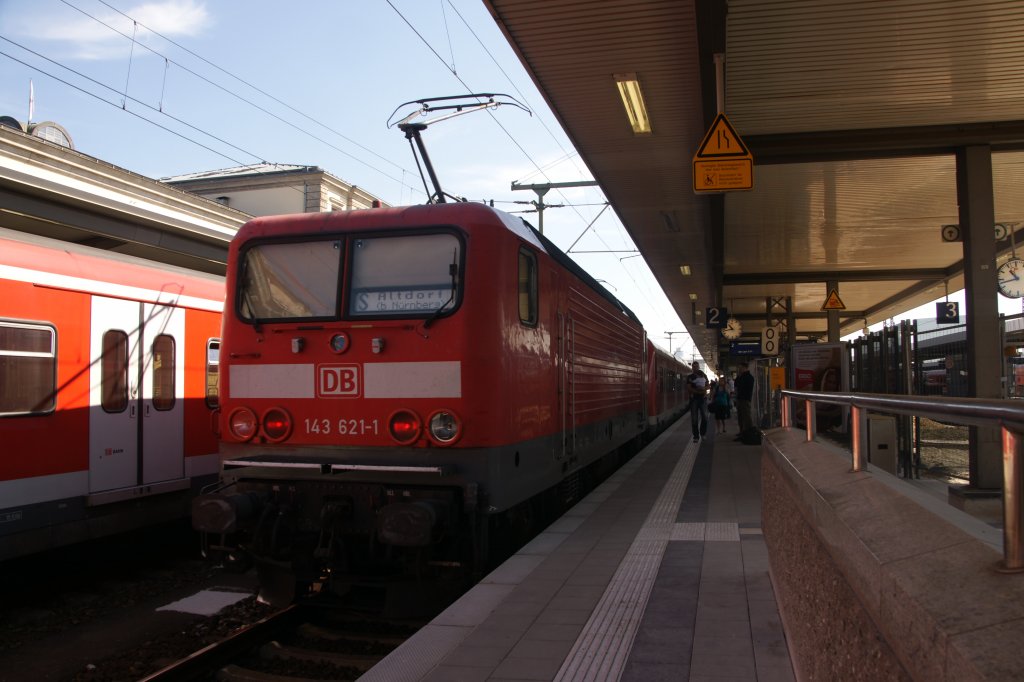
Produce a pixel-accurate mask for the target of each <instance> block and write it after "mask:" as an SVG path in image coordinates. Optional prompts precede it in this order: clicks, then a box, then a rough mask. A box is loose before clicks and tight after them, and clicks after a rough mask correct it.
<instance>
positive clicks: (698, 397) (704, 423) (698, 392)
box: [686, 360, 708, 443]
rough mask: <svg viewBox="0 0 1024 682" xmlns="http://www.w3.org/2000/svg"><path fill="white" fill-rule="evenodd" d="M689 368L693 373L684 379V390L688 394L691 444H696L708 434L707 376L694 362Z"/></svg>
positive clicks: (698, 364) (697, 363)
mask: <svg viewBox="0 0 1024 682" xmlns="http://www.w3.org/2000/svg"><path fill="white" fill-rule="evenodd" d="M690 368H691V369H692V370H693V371H692V372H690V374H689V375H687V377H686V389H687V390H688V391H689V392H690V424H691V425H692V426H693V442H694V443H696V442H697V441H699V440H700V437H701V436H703V435H704V434H706V433H707V432H708V398H707V396H708V375H707V374H705V373H704V372H702V371H700V363H699V362H697V361H696V360H694V361H693V364H692V365H691V366H690ZM698 421H699V422H700V424H699V426H698Z"/></svg>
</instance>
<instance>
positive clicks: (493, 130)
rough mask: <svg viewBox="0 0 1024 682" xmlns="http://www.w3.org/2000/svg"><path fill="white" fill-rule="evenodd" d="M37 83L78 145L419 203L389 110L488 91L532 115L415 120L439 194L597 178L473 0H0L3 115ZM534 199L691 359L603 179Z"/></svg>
mask: <svg viewBox="0 0 1024 682" xmlns="http://www.w3.org/2000/svg"><path fill="white" fill-rule="evenodd" d="M30 82H31V93H32V97H31V99H32V121H34V122H41V121H47V120H51V121H55V122H57V123H59V124H60V125H62V126H63V127H64V128H65V129H67V130H68V132H69V133H70V135H71V137H72V139H73V140H74V144H75V148H76V149H77V150H78V151H80V152H82V153H85V154H88V155H91V156H95V157H97V158H99V159H102V160H104V161H107V162H109V163H112V164H114V165H116V166H120V167H122V168H126V169H128V170H131V171H134V172H136V173H139V174H141V175H145V176H148V177H151V178H164V177H170V176H174V175H180V174H186V173H194V172H200V171H208V170H216V169H220V168H230V167H234V166H239V165H245V164H252V163H263V162H269V163H281V164H302V165H313V166H319V167H321V168H323V169H324V170H326V171H327V172H329V173H331V174H332V175H334V176H336V177H338V178H340V179H342V180H344V181H345V182H349V183H352V184H355V185H358V186H359V187H361V188H362V189H364V190H366V191H367V192H369V193H371V194H373V195H376V196H378V197H380V198H381V199H383V200H384V201H386V202H388V203H390V204H393V205H399V204H411V203H421V202H423V201H424V200H425V193H424V191H423V184H422V181H421V180H420V178H419V175H418V173H417V170H416V163H415V160H414V159H413V156H412V153H411V151H410V148H409V143H408V141H407V140H406V139H405V137H404V135H403V134H402V133H401V132H400V131H399V130H398V129H397V128H395V127H393V126H392V127H389V126H388V122H389V119H391V117H392V114H393V113H395V112H396V110H399V115H402V113H403V112H405V113H408V112H409V111H410V109H409V108H408V107H406V108H405V109H400V105H402V104H403V103H406V102H410V101H413V100H417V99H421V98H426V97H440V96H448V95H464V94H468V93H478V92H493V93H505V94H508V95H510V96H511V97H512V98H514V99H515V100H517V101H519V102H520V103H522V104H523V106H524V107H525V108H527V109H529V113H528V112H526V111H523V110H522V109H519V108H516V107H514V106H502V107H499V108H497V109H495V110H489V111H479V112H475V113H470V114H466V115H464V116H460V117H457V118H454V119H451V120H448V121H443V122H438V123H436V124H435V125H432V126H431V127H430V128H429V129H428V130H427V131H426V132H425V133H424V140H425V143H426V145H427V149H428V153H429V154H430V157H431V160H432V161H433V164H434V166H435V169H436V170H437V174H438V176H439V178H440V181H441V184H442V187H443V188H444V190H445V191H446V192H449V193H451V194H453V195H456V196H462V197H467V198H469V199H472V200H486V201H491V200H493V201H494V202H495V206H496V207H498V208H501V209H503V210H507V211H510V212H517V211H532V209H533V207H532V206H531V205H530V204H529V203H528V202H531V201H535V200H536V198H537V197H536V195H535V194H534V193H533V192H532V191H512V190H511V184H512V183H513V182H518V183H520V184H536V183H545V182H574V181H582V180H592V176H591V174H590V172H589V170H588V169H587V168H586V166H585V164H584V163H583V161H582V160H581V159H580V157H579V155H578V153H577V152H576V150H575V149H574V148H573V147H572V145H571V144H570V142H569V140H568V139H567V137H566V136H565V134H564V133H563V132H562V130H561V128H560V127H559V125H558V123H557V122H556V120H555V118H554V116H553V115H552V114H551V112H550V111H549V110H548V108H547V106H546V105H545V102H544V99H543V97H542V96H541V95H540V93H539V92H538V91H537V90H536V88H535V87H534V86H533V84H532V82H531V80H530V78H529V76H528V75H527V74H526V72H525V70H524V69H523V67H522V66H521V64H520V63H519V60H518V59H517V58H516V56H515V54H514V53H513V51H512V49H511V48H510V47H509V45H508V43H507V41H506V40H505V38H504V37H503V36H502V34H501V32H500V30H499V29H498V27H497V25H496V24H495V22H494V20H493V19H492V18H491V16H490V14H489V13H488V12H487V9H486V8H485V7H484V5H483V3H482V2H480V0H333V1H332V0H304V1H303V2H301V3H296V4H294V5H293V4H291V3H282V2H280V1H279V0H274V1H269V0H217V1H216V2H214V1H213V0H209V1H206V2H204V1H203V0H152V1H150V2H138V1H137V0H35V1H34V2H18V1H16V0H0V115H9V116H13V117H14V118H16V119H18V120H21V121H25V120H26V119H28V117H29V109H30ZM421 120H422V119H421ZM622 123H623V125H628V124H627V122H626V120H625V114H623V122H622ZM523 202H527V203H523ZM545 203H548V204H563V205H564V206H563V207H561V208H548V209H547V210H546V211H545V213H544V231H545V235H546V236H548V237H549V238H551V239H552V240H553V241H554V242H555V243H556V244H557V245H558V246H559V247H561V248H562V249H563V250H569V249H570V247H572V249H571V250H569V253H570V255H572V256H573V258H574V259H575V260H576V261H577V262H578V263H579V264H580V265H581V266H582V267H583V268H584V269H586V270H587V271H588V272H590V273H591V275H593V276H594V277H595V278H596V279H598V281H600V282H601V283H602V284H604V285H605V286H606V287H607V288H608V289H609V291H611V293H613V294H614V295H615V296H617V297H618V298H619V299H620V300H622V301H623V302H624V303H625V304H626V305H627V306H629V307H630V308H631V309H632V310H633V311H634V312H635V313H636V314H637V316H638V317H639V318H640V320H641V322H642V323H643V325H644V328H645V329H646V330H647V333H648V335H649V336H650V338H651V340H652V341H653V342H654V343H656V344H657V345H659V346H661V347H662V348H665V349H667V350H671V351H681V352H682V355H683V357H684V358H685V359H687V360H689V359H691V358H692V357H694V353H695V349H694V346H693V343H692V342H691V341H690V339H689V337H688V335H687V334H686V333H685V327H684V326H683V324H682V323H681V322H680V320H679V318H678V316H677V315H676V313H675V311H674V310H673V309H672V306H671V305H670V304H669V302H668V300H667V299H666V297H665V295H664V293H663V292H662V291H661V288H660V287H659V285H658V284H657V281H656V280H655V279H654V277H653V275H652V274H651V273H650V270H649V269H648V268H647V266H646V264H645V263H644V261H643V259H642V258H641V257H640V256H639V255H638V254H637V253H636V252H635V246H634V244H633V242H632V241H631V240H630V238H629V236H628V235H627V234H626V232H625V230H624V229H623V227H622V224H621V223H620V222H619V220H618V219H617V217H616V216H615V214H614V211H612V210H602V209H603V208H604V204H605V197H604V196H603V194H602V193H601V191H600V190H599V189H597V188H573V189H563V190H552V191H551V192H550V193H549V194H548V195H547V196H546V197H545ZM523 215H524V217H525V218H526V219H527V220H529V221H530V222H531V223H533V224H534V225H536V224H537V214H536V212H528V213H525V214H523ZM584 252H591V253H584ZM593 252H598V253H593ZM1006 301H1008V299H1002V302H1006ZM1007 305H1009V304H1007ZM1012 305H1013V306H1014V310H1013V312H1019V308H1017V307H1016V306H1017V302H1016V301H1013V302H1012ZM931 311H932V312H931V313H927V314H933V313H934V307H932V308H931ZM669 332H672V334H671V335H669Z"/></svg>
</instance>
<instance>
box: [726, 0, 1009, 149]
mask: <svg viewBox="0 0 1024 682" xmlns="http://www.w3.org/2000/svg"><path fill="white" fill-rule="evenodd" d="M1021 19H1024V2H1020V0H978V1H974V2H965V1H964V0H876V1H873V2H867V1H864V0H729V18H728V48H727V67H726V69H727V74H728V77H727V93H726V97H727V107H726V108H727V111H728V113H729V116H730V120H731V121H732V122H733V123H734V124H735V125H736V127H737V129H738V130H740V131H741V134H762V133H779V132H793V131H814V130H841V129H849V128H888V127H899V126H912V125H931V124H942V123H955V122H960V123H964V122H979V121H999V120H1016V119H1019V118H1020V113H1021V111H1022V110H1024V90H1022V89H1021V87H1020V84H1021V81H1022V78H1024V34H1022V30H1021V26H1022V25H1024V23H1022V21H1021Z"/></svg>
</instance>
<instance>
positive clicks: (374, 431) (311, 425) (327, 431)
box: [305, 418, 380, 436]
mask: <svg viewBox="0 0 1024 682" xmlns="http://www.w3.org/2000/svg"><path fill="white" fill-rule="evenodd" d="M305 425H306V433H307V434H315V435H318V436H329V435H331V434H337V435H339V436H367V435H374V436H376V435H378V434H379V433H380V423H379V422H378V420H376V419H344V418H342V419H339V420H338V421H337V422H332V421H331V420H330V419H306V420H305Z"/></svg>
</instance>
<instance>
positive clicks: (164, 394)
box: [153, 334, 174, 410]
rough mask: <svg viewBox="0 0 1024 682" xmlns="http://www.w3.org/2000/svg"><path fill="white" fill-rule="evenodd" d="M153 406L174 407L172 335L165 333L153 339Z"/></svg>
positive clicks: (162, 408) (161, 408)
mask: <svg viewBox="0 0 1024 682" xmlns="http://www.w3.org/2000/svg"><path fill="white" fill-rule="evenodd" d="M153 407H154V408H155V409H157V410H170V409H172V408H173V407H174V337H173V336H168V335H167V334H160V335H159V336H157V337H156V338H155V339H153Z"/></svg>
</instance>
